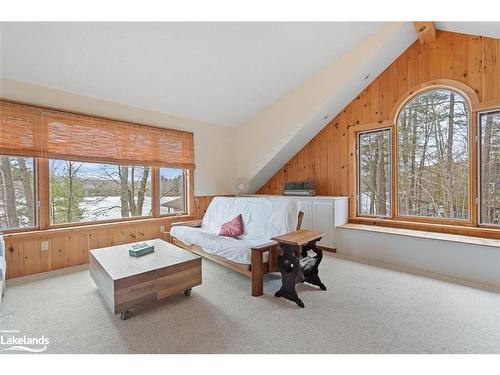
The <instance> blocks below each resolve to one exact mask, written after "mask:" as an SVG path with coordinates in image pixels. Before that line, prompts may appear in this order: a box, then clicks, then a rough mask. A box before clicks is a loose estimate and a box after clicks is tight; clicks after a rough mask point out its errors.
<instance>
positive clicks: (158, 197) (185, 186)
mask: <svg viewBox="0 0 500 375" xmlns="http://www.w3.org/2000/svg"><path fill="white" fill-rule="evenodd" d="M161 168H170V169H181V170H182V184H183V185H182V186H183V190H184V194H183V198H184V199H183V200H184V211H182V212H176V213H172V214H161V203H160V200H161V192H160V182H161V173H160V169H161ZM187 174H188V170H187V169H185V168H172V167H158V194H156V197H155V200H157V202H156V204H157V206H158V217H172V216H182V215H187V214H188V192H189V188H188V176H187Z"/></svg>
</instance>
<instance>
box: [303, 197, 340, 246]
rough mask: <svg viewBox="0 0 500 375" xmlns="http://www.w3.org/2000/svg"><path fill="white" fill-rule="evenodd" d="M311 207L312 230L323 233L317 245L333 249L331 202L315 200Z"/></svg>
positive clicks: (333, 224)
mask: <svg viewBox="0 0 500 375" xmlns="http://www.w3.org/2000/svg"><path fill="white" fill-rule="evenodd" d="M301 203H302V202H301ZM301 205H302V204H301ZM312 206H313V207H312V208H313V209H312V211H313V212H312V222H313V230H316V231H318V232H323V233H325V235H324V236H323V238H321V241H319V242H318V245H320V246H326V247H333V228H334V226H335V222H334V218H335V208H334V206H335V205H334V204H333V201H326V200H325V201H320V200H317V201H313V202H312Z"/></svg>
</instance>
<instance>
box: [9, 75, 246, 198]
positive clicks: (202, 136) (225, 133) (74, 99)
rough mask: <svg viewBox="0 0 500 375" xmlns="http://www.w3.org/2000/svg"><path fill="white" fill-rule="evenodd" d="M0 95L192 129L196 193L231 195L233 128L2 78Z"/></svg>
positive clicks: (71, 109) (140, 121)
mask: <svg viewBox="0 0 500 375" xmlns="http://www.w3.org/2000/svg"><path fill="white" fill-rule="evenodd" d="M0 96H1V97H2V98H5V99H11V100H16V101H20V102H24V103H30V104H36V105H42V106H49V107H55V108H58V109H63V110H68V111H76V112H83V113H88V114H93V115H96V116H103V117H109V118H114V119H118V120H125V121H133V122H137V123H141V124H147V125H153V126H159V127H164V128H171V129H179V130H187V131H192V132H193V133H194V147H195V163H196V171H195V181H194V182H195V192H194V193H195V195H216V194H231V193H232V184H233V182H234V180H235V176H236V170H235V166H234V162H233V161H234V158H235V152H236V151H235V140H236V129H233V128H228V127H221V126H215V125H211V124H206V123H203V122H199V121H195V120H188V119H185V118H181V117H177V116H173V115H169V114H166V113H161V112H154V111H148V110H144V109H140V108H135V107H130V106H127V105H122V104H117V103H113V102H109V101H106V100H102V99H97V98H90V97H87V96H82V95H77V94H73V93H69V92H65V91H60V90H55V89H51V88H47V87H42V86H37V85H32V84H28V83H24V82H19V81H15V80H11V79H2V80H1V85H0Z"/></svg>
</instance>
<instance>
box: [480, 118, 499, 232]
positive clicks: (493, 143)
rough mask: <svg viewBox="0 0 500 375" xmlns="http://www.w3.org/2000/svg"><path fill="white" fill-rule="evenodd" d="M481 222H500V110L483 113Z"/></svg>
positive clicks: (481, 121) (481, 123)
mask: <svg viewBox="0 0 500 375" xmlns="http://www.w3.org/2000/svg"><path fill="white" fill-rule="evenodd" d="M480 125H481V146H480V152H481V158H480V162H481V168H480V173H481V188H480V194H481V223H483V224H500V111H497V112H491V113H486V114H482V115H481V120H480Z"/></svg>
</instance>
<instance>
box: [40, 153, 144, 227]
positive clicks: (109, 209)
mask: <svg viewBox="0 0 500 375" xmlns="http://www.w3.org/2000/svg"><path fill="white" fill-rule="evenodd" d="M150 171H151V167H148V166H123V165H114V164H98V163H84V162H75V161H65V160H51V161H50V164H49V173H50V211H51V220H52V223H54V224H58V223H73V222H84V221H95V220H110V219H119V218H127V217H133V216H148V215H151V173H150Z"/></svg>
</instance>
